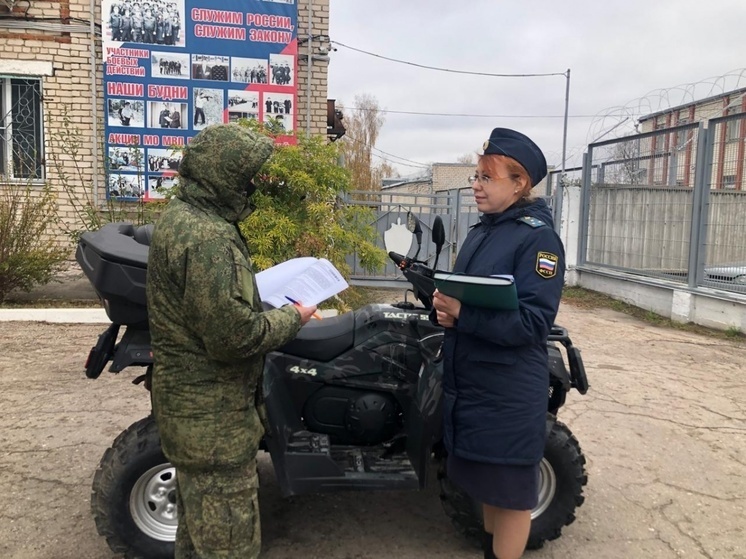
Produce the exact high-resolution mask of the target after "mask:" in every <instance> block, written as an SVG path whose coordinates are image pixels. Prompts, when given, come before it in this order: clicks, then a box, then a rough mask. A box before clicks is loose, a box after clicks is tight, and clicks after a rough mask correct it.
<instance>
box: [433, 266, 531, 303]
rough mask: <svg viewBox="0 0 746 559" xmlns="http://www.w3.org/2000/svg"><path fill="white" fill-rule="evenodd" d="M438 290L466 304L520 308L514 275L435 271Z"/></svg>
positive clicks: (434, 278)
mask: <svg viewBox="0 0 746 559" xmlns="http://www.w3.org/2000/svg"><path fill="white" fill-rule="evenodd" d="M433 280H434V281H435V287H437V288H438V291H440V292H441V293H443V294H445V295H448V296H449V297H453V298H454V299H458V300H459V301H461V303H463V304H464V305H470V306H472V307H482V308H485V309H494V310H501V311H514V310H516V309H518V293H517V292H516V289H515V281H514V280H513V277H512V276H468V275H465V274H453V273H451V272H434V273H433Z"/></svg>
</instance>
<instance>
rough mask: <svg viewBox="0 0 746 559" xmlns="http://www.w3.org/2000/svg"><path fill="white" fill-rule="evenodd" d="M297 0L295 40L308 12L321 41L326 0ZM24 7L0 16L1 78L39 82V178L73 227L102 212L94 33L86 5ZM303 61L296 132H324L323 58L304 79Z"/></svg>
mask: <svg viewBox="0 0 746 559" xmlns="http://www.w3.org/2000/svg"><path fill="white" fill-rule="evenodd" d="M297 1H298V2H299V5H298V11H299V13H298V25H299V30H298V39H299V42H301V41H303V40H304V39H305V38H306V37H307V36H308V35H309V7H311V8H312V17H311V19H310V21H311V25H312V27H311V30H310V34H311V35H313V36H319V35H322V36H327V35H328V33H329V0H312V1H311V0H297ZM26 7H27V4H26V3H25V2H22V3H20V4H19V6H18V7H16V8H15V10H14V13H15V14H16V16H17V17H7V16H5V17H3V18H0V76H3V77H41V78H42V93H43V104H42V110H43V119H44V132H43V134H44V145H45V154H44V155H45V162H46V165H45V173H46V180H47V182H48V183H49V184H50V186H51V187H52V188H53V189H54V190H55V191H56V193H57V195H58V205H59V215H60V218H61V219H62V220H63V222H64V223H66V224H68V226H69V227H71V228H77V227H78V223H79V211H80V209H82V206H83V205H85V204H86V203H88V202H90V203H92V204H98V206H99V207H101V206H102V205H103V204H104V202H105V177H104V173H103V169H104V154H103V150H104V148H103V139H104V136H103V130H104V95H103V62H102V53H101V37H100V30H98V29H97V31H96V37H95V40H94V41H93V43H92V41H91V35H90V20H91V3H90V2H89V0H59V1H48V2H39V1H34V2H30V3H29V8H28V12H27V13H26ZM94 11H95V14H94V22H95V24H96V27H97V28H98V24H99V23H100V22H101V16H100V0H98V1H96V2H95V3H94ZM3 13H6V14H7V13H8V9H7V7H6V6H5V5H4V4H3V3H0V14H3ZM27 18H28V19H27ZM42 18H43V20H44V21H42ZM321 44H322V43H320V42H319V40H318V39H317V40H314V41H313V42H312V49H313V53H314V56H318V54H319V53H318V47H319V46H320V45H321ZM323 44H328V43H323ZM94 45H95V46H94ZM92 49H95V57H94V58H93V59H92V57H91V52H92ZM299 51H300V52H301V53H303V54H305V53H307V43H306V44H301V45H300V46H299ZM307 58H308V57H307V56H299V57H298V99H297V101H298V103H297V105H298V115H297V118H298V127H297V129H298V130H299V131H303V132H305V131H307V130H308V131H310V133H311V134H324V135H326V98H327V73H328V61H327V60H323V58H325V57H321V58H322V59H321V60H312V66H311V72H310V82H309V70H308V61H307ZM94 66H95V84H96V85H95V93H94V88H93V79H94V77H93V76H94ZM309 84H310V91H309ZM309 93H310V98H311V103H310V122H309V119H308V116H307V115H308V114H309V113H308V108H309V103H308V95H309ZM94 99H95V101H94ZM94 120H95V123H96V126H95V129H96V133H95V134H94ZM0 180H1V179H0ZM21 182H28V181H23V180H22V181H21ZM41 184H42V181H36V182H35V184H34V188H39V189H40V188H41ZM66 185H67V186H66ZM94 185H97V188H95V187H94ZM76 207H77V208H79V210H77V211H76ZM64 231H65V227H64V226H63V227H60V228H59V230H58V231H57V232H56V235H57V236H58V238H59V239H60V240H62V239H64V238H65V237H66V235H65V232H64Z"/></svg>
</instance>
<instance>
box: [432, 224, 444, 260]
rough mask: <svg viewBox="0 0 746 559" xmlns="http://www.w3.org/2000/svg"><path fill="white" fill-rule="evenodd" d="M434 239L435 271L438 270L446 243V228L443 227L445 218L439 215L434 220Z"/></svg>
mask: <svg viewBox="0 0 746 559" xmlns="http://www.w3.org/2000/svg"><path fill="white" fill-rule="evenodd" d="M432 238H433V242H434V243H435V264H433V269H434V270H436V269H437V268H438V258H439V257H440V251H441V250H442V249H443V245H444V244H445V242H446V228H445V227H444V226H443V218H441V217H440V216H439V215H436V216H435V218H434V219H433V230H432Z"/></svg>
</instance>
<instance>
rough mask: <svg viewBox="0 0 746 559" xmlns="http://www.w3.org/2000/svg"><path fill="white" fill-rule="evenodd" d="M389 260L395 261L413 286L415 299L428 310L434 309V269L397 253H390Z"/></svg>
mask: <svg viewBox="0 0 746 559" xmlns="http://www.w3.org/2000/svg"><path fill="white" fill-rule="evenodd" d="M389 258H391V260H393V261H394V264H396V267H397V268H399V270H401V273H402V274H404V277H405V278H407V280H408V281H409V283H411V284H412V287H413V292H414V296H415V298H416V299H417V300H418V301H420V303H422V304H423V305H424V306H425V308H426V309H432V308H433V293H434V292H435V282H434V281H433V269H432V268H430V267H429V266H427V265H426V264H425V263H424V262H422V261H420V260H415V259H414V258H407V257H406V256H402V255H401V254H398V253H396V252H389Z"/></svg>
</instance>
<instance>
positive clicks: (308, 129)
mask: <svg viewBox="0 0 746 559" xmlns="http://www.w3.org/2000/svg"><path fill="white" fill-rule="evenodd" d="M306 3H307V5H308V59H307V60H308V81H307V82H306V134H308V135H309V136H310V135H311V77H312V76H313V58H312V48H311V43H312V42H313V0H307V2H306Z"/></svg>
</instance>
